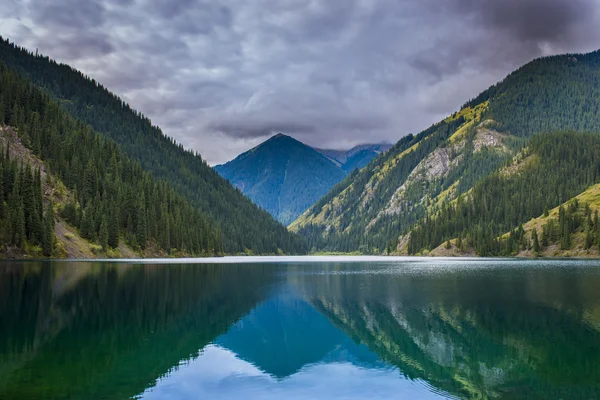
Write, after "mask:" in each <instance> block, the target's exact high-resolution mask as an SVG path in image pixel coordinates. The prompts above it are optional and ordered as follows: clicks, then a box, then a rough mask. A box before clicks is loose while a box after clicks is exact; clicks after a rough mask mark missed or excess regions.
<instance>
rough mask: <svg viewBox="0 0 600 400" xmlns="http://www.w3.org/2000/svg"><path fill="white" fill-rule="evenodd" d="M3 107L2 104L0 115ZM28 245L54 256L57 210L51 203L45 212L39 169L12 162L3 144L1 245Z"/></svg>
mask: <svg viewBox="0 0 600 400" xmlns="http://www.w3.org/2000/svg"><path fill="white" fill-rule="evenodd" d="M3 105H4V104H3V102H2V101H0V112H1V111H2V110H3ZM0 117H1V115H0ZM1 122H2V119H1V118H0V123H1ZM26 243H29V244H31V245H33V246H40V247H41V249H42V253H43V255H45V256H47V257H49V256H52V254H53V250H54V208H53V205H52V203H50V204H48V206H47V207H45V211H44V196H43V192H42V177H41V173H40V170H39V169H37V170H35V171H33V170H32V168H31V166H30V165H29V164H25V165H19V163H18V162H17V161H16V160H11V159H10V156H9V149H8V148H6V149H4V148H3V147H2V146H1V145H0V246H2V245H9V246H16V247H19V248H24V247H25V244H26Z"/></svg>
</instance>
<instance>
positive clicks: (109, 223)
mask: <svg viewBox="0 0 600 400" xmlns="http://www.w3.org/2000/svg"><path fill="white" fill-rule="evenodd" d="M2 125H8V126H10V127H13V128H14V129H16V130H17V131H18V133H19V136H20V140H21V141H22V142H23V144H25V145H26V146H27V147H29V148H30V149H31V150H32V151H33V153H34V154H35V155H36V156H38V157H39V158H40V159H41V160H43V161H44V163H45V165H47V166H48V167H49V169H50V170H51V171H52V174H54V175H55V176H56V177H57V178H59V179H60V180H61V181H62V182H63V183H64V185H66V187H67V188H68V189H70V190H71V191H72V192H73V193H75V194H74V196H73V198H72V200H70V201H69V202H68V203H67V204H62V205H59V212H60V214H61V216H62V217H64V218H65V219H66V220H67V221H68V222H70V223H71V224H73V225H74V226H76V227H78V228H79V231H80V233H81V235H82V236H83V237H84V238H86V239H88V240H90V241H92V242H98V243H99V244H100V245H102V246H103V247H104V248H114V247H117V246H118V245H119V239H120V238H123V239H124V240H125V242H126V243H128V244H129V245H130V246H132V247H133V248H136V249H144V248H145V247H146V245H148V244H149V243H151V244H153V245H156V246H158V247H159V248H161V249H162V250H163V251H165V252H166V253H170V252H172V251H173V250H174V249H177V250H179V251H181V252H183V253H185V254H190V255H205V254H221V253H223V243H222V236H221V233H220V232H219V230H218V229H217V228H216V227H215V226H214V224H213V223H212V222H211V221H210V218H209V217H208V216H207V215H205V214H203V213H202V212H201V211H199V210H198V208H196V207H193V206H191V205H190V204H189V202H188V201H187V200H186V199H185V198H183V197H182V196H181V195H179V194H177V193H176V192H175V191H174V190H173V189H172V188H171V187H170V185H168V184H167V183H165V182H157V181H155V180H154V179H153V178H152V176H151V175H150V174H149V173H148V172H145V171H144V170H143V169H142V168H141V167H140V165H139V164H138V163H137V162H135V161H133V160H131V159H130V158H129V157H127V156H125V155H123V154H122V153H121V152H120V150H119V149H118V147H117V145H116V144H115V143H114V142H112V141H111V140H108V139H104V138H102V137H100V136H99V135H98V134H96V133H94V132H93V131H92V130H91V129H90V128H89V127H88V126H86V125H85V124H83V123H81V122H78V121H76V120H74V119H72V118H71V117H70V116H69V115H68V114H67V113H65V112H64V111H63V110H62V109H61V108H60V107H59V106H58V105H57V104H56V103H54V102H53V101H51V99H50V97H49V96H48V95H47V94H46V93H44V92H42V91H41V90H39V89H37V88H36V87H34V86H33V85H31V84H30V83H28V82H27V81H26V80H24V79H23V78H21V77H19V76H18V75H17V74H16V73H14V72H12V71H10V70H9V69H8V68H6V67H5V66H4V65H2V64H0V126H2ZM9 146H10V142H9ZM46 179H47V180H48V179H53V178H52V177H51V176H49V175H47V176H46ZM42 185H43V182H42V178H41V173H40V171H39V170H36V171H32V170H31V167H30V166H29V165H28V164H26V163H22V162H21V163H19V162H18V161H17V160H11V159H10V157H9V151H8V147H7V148H6V149H3V156H2V157H1V158H0V207H1V208H0V211H1V213H0V221H1V222H2V224H1V226H0V227H1V229H0V233H1V235H2V236H1V238H2V243H3V244H6V245H12V246H17V247H21V248H23V247H25V246H26V245H40V246H42V248H43V253H44V255H46V256H51V255H52V253H53V246H52V245H53V241H54V223H55V219H54V208H53V205H52V203H49V204H47V206H46V207H44V200H43V193H42V188H43V186H42ZM44 209H45V211H44Z"/></svg>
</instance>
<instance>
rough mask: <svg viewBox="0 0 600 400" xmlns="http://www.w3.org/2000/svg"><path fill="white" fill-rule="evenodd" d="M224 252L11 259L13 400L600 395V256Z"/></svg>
mask: <svg viewBox="0 0 600 400" xmlns="http://www.w3.org/2000/svg"><path fill="white" fill-rule="evenodd" d="M213 261H214V260H202V262H201V263H200V262H196V261H190V260H186V261H185V262H183V261H163V262H160V261H157V260H153V261H151V262H150V261H148V262H147V263H144V264H142V263H126V262H3V263H0V399H34V400H35V399H127V398H138V399H174V400H179V399H285V400H294V399H319V398H323V399H328V398H341V399H375V398H377V399H388V398H389V399H392V398H393V399H398V398H400V399H402V398H405V399H437V398H474V399H488V398H489V399H598V398H600V261H558V260H555V261H534V260H530V261H523V260H521V261H517V260H485V259H482V260H460V259H452V260H441V259H410V260H409V259H401V258H398V259H392V258H390V259H382V258H322V259H319V258H254V259H242V260H240V259H235V258H233V259H222V260H219V261H222V262H223V263H220V264H216V263H212V262H213ZM241 261H248V262H246V263H242V262H241Z"/></svg>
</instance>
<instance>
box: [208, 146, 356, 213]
mask: <svg viewBox="0 0 600 400" xmlns="http://www.w3.org/2000/svg"><path fill="white" fill-rule="evenodd" d="M215 169H216V170H217V172H218V173H219V174H220V175H221V176H222V177H224V178H225V179H227V180H228V181H229V182H231V183H232V184H233V185H234V186H235V187H237V188H238V189H240V190H241V191H242V192H243V193H244V194H245V195H246V196H248V197H249V198H250V199H251V200H252V201H254V203H256V204H258V205H259V206H261V207H262V208H264V209H265V210H266V211H268V212H269V213H270V214H271V215H272V216H274V217H275V218H276V219H277V220H278V221H280V222H281V223H283V224H284V225H287V224H289V223H290V222H292V221H293V220H295V219H296V218H297V217H298V216H299V215H300V214H302V213H303V212H304V211H306V210H307V209H308V208H309V207H310V206H311V205H313V204H314V203H315V202H316V201H317V200H319V199H320V198H321V197H322V196H323V195H324V194H326V193H327V192H328V191H329V190H330V189H331V188H332V187H333V186H334V185H335V184H336V183H338V182H339V181H341V180H342V179H344V177H345V176H346V171H344V170H343V169H342V168H341V167H340V166H338V165H336V164H334V163H333V161H331V160H330V159H329V158H327V157H325V156H324V155H322V154H320V153H319V152H317V151H316V150H314V149H313V148H311V147H309V146H307V145H305V144H303V143H301V142H299V141H297V140H296V139H294V138H291V137H289V136H286V135H282V134H278V135H276V136H273V137H272V138H270V139H269V140H267V141H265V142H264V143H261V144H260V145H258V146H256V147H255V148H253V149H251V150H249V151H247V152H245V153H243V154H241V155H239V156H238V157H237V158H236V159H234V160H232V161H230V162H228V163H226V164H223V165H218V166H217V167H215Z"/></svg>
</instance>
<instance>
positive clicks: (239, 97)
mask: <svg viewBox="0 0 600 400" xmlns="http://www.w3.org/2000/svg"><path fill="white" fill-rule="evenodd" d="M599 22H600V21H599V15H598V0H419V1H413V0H253V1H251V2H250V1H249V2H239V1H236V0H127V1H122V0H90V1H76V0H56V1H47V0H20V1H8V2H1V3H0V34H1V35H4V36H9V37H10V38H11V39H13V40H15V41H16V42H17V43H19V44H21V45H24V46H27V47H29V48H31V49H35V48H39V49H40V51H41V52H43V53H45V54H48V55H49V56H51V57H53V58H58V59H59V60H60V61H64V62H67V63H69V64H72V65H74V66H75V67H77V68H79V69H81V70H82V71H83V72H84V73H86V74H88V75H90V76H92V77H94V78H96V79H97V80H99V81H100V82H102V83H104V84H105V85H106V86H108V87H109V88H110V89H111V90H113V91H115V92H116V93H118V94H119V95H121V96H123V97H124V98H125V99H126V100H127V101H129V102H130V103H131V105H132V106H133V107H134V108H136V109H139V110H141V111H142V112H144V113H146V114H147V115H148V116H149V117H150V118H152V120H153V122H154V123H156V124H158V125H160V126H161V127H162V128H163V130H164V131H165V133H167V134H168V135H169V136H173V137H175V138H176V139H177V140H179V141H181V142H182V143H183V144H184V145H185V146H188V147H193V148H194V149H196V150H199V151H200V152H201V153H202V154H203V155H204V157H205V158H206V159H207V160H208V161H209V162H222V161H225V160H227V159H229V158H232V157H233V156H235V155H236V154H238V153H240V152H242V151H244V150H246V149H247V148H249V147H251V146H253V145H255V144H257V143H258V142H260V141H262V140H264V139H266V138H267V137H268V136H269V135H271V134H273V133H277V132H284V133H289V134H293V135H294V136H295V137H297V138H298V139H300V140H302V141H304V142H306V143H308V144H311V145H315V146H319V147H328V148H341V147H346V146H352V145H355V144H358V143H361V142H363V143H364V142H374V141H378V140H389V141H392V142H394V141H396V140H397V139H399V138H400V137H401V136H403V135H405V134H407V133H409V132H418V131H420V130H421V129H423V128H425V127H427V126H428V125H430V124H431V123H434V122H436V121H437V120H439V119H441V118H443V117H444V116H445V115H447V114H449V113H451V112H453V111H455V110H456V109H457V108H458V107H460V105H461V104H462V103H463V102H464V101H466V100H467V99H469V98H471V97H473V96H475V95H476V94H477V93H478V92H479V91H481V90H483V89H485V88H486V87H487V86H489V85H490V84H492V83H494V82H496V81H497V80H499V79H502V78H503V77H504V76H505V75H506V74H507V73H509V72H510V71H511V70H513V69H514V68H516V67H518V66H520V65H521V64H523V63H525V62H527V61H529V60H531V59H533V58H535V57H538V56H542V55H548V54H555V53H560V52H579V51H589V50H594V49H595V47H596V46H600V44H599V43H600V29H599V28H598V26H599Z"/></svg>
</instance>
